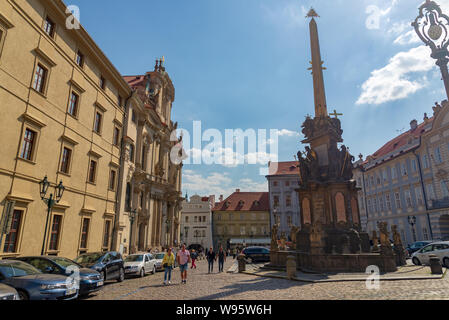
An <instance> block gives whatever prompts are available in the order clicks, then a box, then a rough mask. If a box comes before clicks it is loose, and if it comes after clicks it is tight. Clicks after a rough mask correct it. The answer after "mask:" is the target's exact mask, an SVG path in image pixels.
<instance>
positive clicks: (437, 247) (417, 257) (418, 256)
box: [412, 241, 449, 268]
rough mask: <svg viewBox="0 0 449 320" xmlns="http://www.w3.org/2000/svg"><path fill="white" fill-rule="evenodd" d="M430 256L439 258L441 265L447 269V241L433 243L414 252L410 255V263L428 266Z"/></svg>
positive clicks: (448, 244) (448, 249)
mask: <svg viewBox="0 0 449 320" xmlns="http://www.w3.org/2000/svg"><path fill="white" fill-rule="evenodd" d="M431 254H434V255H436V256H437V257H438V258H440V262H441V263H442V265H443V266H445V267H446V268H449V241H442V242H434V243H432V244H429V245H427V246H425V247H424V248H422V249H420V250H418V251H416V252H415V253H414V254H413V255H412V262H413V264H415V265H421V264H429V256H430V255H431Z"/></svg>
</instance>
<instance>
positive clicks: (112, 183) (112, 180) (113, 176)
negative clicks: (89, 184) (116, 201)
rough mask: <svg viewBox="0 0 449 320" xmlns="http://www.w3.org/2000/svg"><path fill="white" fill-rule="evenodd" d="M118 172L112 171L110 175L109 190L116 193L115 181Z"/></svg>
mask: <svg viewBox="0 0 449 320" xmlns="http://www.w3.org/2000/svg"><path fill="white" fill-rule="evenodd" d="M116 176H117V172H116V171H115V170H111V173H110V175H109V190H112V191H115V180H116Z"/></svg>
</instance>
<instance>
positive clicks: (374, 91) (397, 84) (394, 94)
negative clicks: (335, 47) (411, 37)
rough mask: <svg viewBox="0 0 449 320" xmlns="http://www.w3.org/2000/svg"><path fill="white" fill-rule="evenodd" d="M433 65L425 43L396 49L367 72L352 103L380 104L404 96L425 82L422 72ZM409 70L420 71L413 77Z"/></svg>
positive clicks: (416, 89) (419, 87) (425, 71)
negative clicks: (406, 49) (387, 60)
mask: <svg viewBox="0 0 449 320" xmlns="http://www.w3.org/2000/svg"><path fill="white" fill-rule="evenodd" d="M434 65H435V62H434V60H433V59H431V58H430V51H429V49H428V48H427V47H425V46H419V47H416V48H412V49H410V50H409V51H404V52H399V53H397V54H396V55H395V56H394V57H393V58H391V59H390V61H389V63H388V64H387V65H386V66H385V67H383V68H381V69H377V70H374V71H373V72H371V77H370V78H369V79H368V80H366V81H365V83H363V85H362V93H361V95H360V97H359V99H358V100H357V102H356V104H359V105H360V104H374V105H378V104H382V103H385V102H389V101H394V100H399V99H404V98H406V97H408V96H409V95H411V94H413V93H415V92H416V91H418V90H420V89H422V88H424V87H425V86H426V85H427V78H426V74H425V73H427V72H428V71H429V70H431V69H432V68H433V67H434ZM412 73H420V75H418V76H417V77H416V76H415V80H412V79H410V76H411V74H412Z"/></svg>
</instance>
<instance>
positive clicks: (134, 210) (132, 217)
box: [128, 209, 137, 254]
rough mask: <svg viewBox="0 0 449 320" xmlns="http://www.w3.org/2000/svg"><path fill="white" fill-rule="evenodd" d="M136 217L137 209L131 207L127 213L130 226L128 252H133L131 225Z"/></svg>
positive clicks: (132, 225)
mask: <svg viewBox="0 0 449 320" xmlns="http://www.w3.org/2000/svg"><path fill="white" fill-rule="evenodd" d="M136 217H137V210H136V209H132V210H131V211H130V212H129V213H128V218H129V224H130V228H129V253H130V254H131V253H133V252H132V245H133V227H134V221H135V220H136Z"/></svg>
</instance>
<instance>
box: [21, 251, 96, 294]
mask: <svg viewBox="0 0 449 320" xmlns="http://www.w3.org/2000/svg"><path fill="white" fill-rule="evenodd" d="M17 260H21V261H24V262H26V263H29V264H31V265H32V266H33V267H35V268H36V269H39V270H40V271H41V272H43V273H49V274H62V275H65V276H70V275H71V274H72V273H73V270H72V268H71V267H76V268H78V271H79V295H80V296H86V295H88V294H89V293H92V292H95V291H98V290H100V289H101V288H102V287H103V284H104V280H103V277H102V275H101V274H100V273H99V272H98V271H95V270H92V269H88V268H83V267H82V266H81V265H79V264H78V263H76V262H75V261H72V260H70V259H67V258H62V257H51V256H49V257H44V256H40V257H20V258H17Z"/></svg>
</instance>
